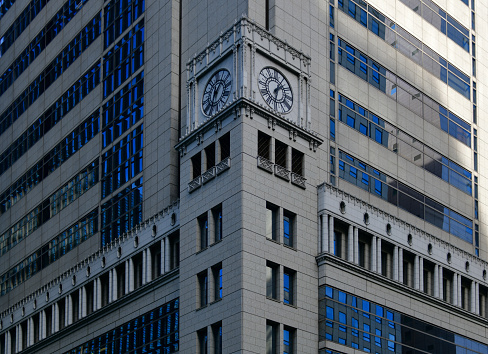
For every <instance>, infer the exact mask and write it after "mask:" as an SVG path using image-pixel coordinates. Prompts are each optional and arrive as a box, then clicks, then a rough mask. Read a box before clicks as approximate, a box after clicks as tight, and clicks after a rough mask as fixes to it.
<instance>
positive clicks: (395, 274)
mask: <svg viewBox="0 0 488 354" xmlns="http://www.w3.org/2000/svg"><path fill="white" fill-rule="evenodd" d="M393 280H394V281H398V246H393Z"/></svg>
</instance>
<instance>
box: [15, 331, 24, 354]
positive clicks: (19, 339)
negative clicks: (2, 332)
mask: <svg viewBox="0 0 488 354" xmlns="http://www.w3.org/2000/svg"><path fill="white" fill-rule="evenodd" d="M15 333H16V335H17V340H16V341H15V346H16V349H15V352H16V353H18V352H20V351H22V349H23V348H22V326H20V325H18V326H17V330H16V331H15Z"/></svg>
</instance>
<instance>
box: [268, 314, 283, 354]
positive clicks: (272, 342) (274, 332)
mask: <svg viewBox="0 0 488 354" xmlns="http://www.w3.org/2000/svg"><path fill="white" fill-rule="evenodd" d="M279 328H280V325H279V324H278V323H276V322H273V321H269V320H268V321H266V354H278V347H279V345H278V330H279Z"/></svg>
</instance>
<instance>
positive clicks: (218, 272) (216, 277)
mask: <svg viewBox="0 0 488 354" xmlns="http://www.w3.org/2000/svg"><path fill="white" fill-rule="evenodd" d="M212 273H213V281H214V287H215V288H214V300H220V299H222V286H223V284H222V263H219V264H216V265H214V266H213V267H212Z"/></svg>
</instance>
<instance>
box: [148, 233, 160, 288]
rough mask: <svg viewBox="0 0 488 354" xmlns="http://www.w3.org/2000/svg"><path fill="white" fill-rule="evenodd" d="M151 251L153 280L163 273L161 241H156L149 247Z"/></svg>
mask: <svg viewBox="0 0 488 354" xmlns="http://www.w3.org/2000/svg"><path fill="white" fill-rule="evenodd" d="M149 252H150V253H151V274H152V279H151V280H153V279H156V278H157V277H159V276H160V275H161V242H156V243H155V244H153V245H152V246H151V247H149Z"/></svg>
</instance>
